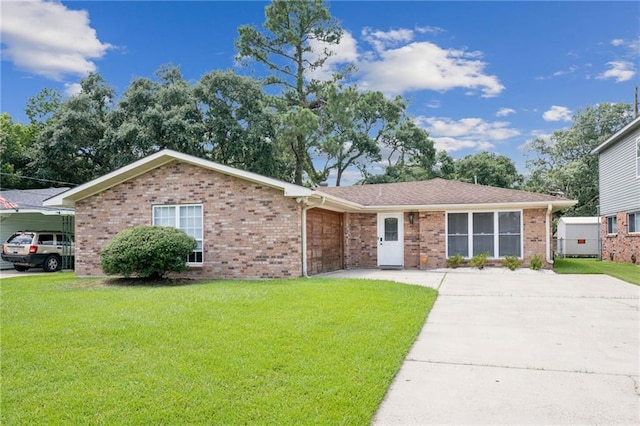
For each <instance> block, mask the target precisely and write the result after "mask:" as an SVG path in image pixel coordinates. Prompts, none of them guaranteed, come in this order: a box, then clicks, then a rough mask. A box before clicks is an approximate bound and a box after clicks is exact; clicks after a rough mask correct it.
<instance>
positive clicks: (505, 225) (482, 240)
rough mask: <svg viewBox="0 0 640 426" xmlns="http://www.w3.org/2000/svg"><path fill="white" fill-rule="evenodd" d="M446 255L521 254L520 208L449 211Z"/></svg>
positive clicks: (494, 255)
mask: <svg viewBox="0 0 640 426" xmlns="http://www.w3.org/2000/svg"><path fill="white" fill-rule="evenodd" d="M446 223H447V257H451V256H455V255H456V254H461V255H462V256H463V257H471V256H475V255H477V254H481V253H486V252H488V253H489V257H493V258H502V257H505V256H518V257H522V211H489V212H464V213H462V212H461V213H458V212H448V213H447V222H446Z"/></svg>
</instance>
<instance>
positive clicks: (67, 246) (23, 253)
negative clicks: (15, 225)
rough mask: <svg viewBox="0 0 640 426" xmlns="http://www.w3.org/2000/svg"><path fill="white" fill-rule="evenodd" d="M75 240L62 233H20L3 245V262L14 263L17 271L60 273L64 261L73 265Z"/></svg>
mask: <svg viewBox="0 0 640 426" xmlns="http://www.w3.org/2000/svg"><path fill="white" fill-rule="evenodd" d="M73 248H74V246H73V240H72V239H71V237H70V236H69V235H66V234H63V233H62V232H60V231H18V232H16V233H14V234H13V235H12V236H10V237H9V239H8V240H7V242H6V243H4V244H3V245H2V260H4V261H7V262H11V263H13V267H14V268H15V269H16V271H21V272H22V271H26V270H28V269H29V268H39V267H42V269H43V270H44V271H45V272H53V271H58V270H60V269H61V268H62V260H63V258H64V260H66V261H68V262H69V263H68V264H69V265H73Z"/></svg>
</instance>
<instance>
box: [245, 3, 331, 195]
mask: <svg viewBox="0 0 640 426" xmlns="http://www.w3.org/2000/svg"><path fill="white" fill-rule="evenodd" d="M265 15H266V21H265V23H264V28H263V30H262V31H259V30H258V29H257V28H256V27H254V26H249V25H245V26H241V27H240V28H238V34H239V37H238V39H237V40H236V48H237V49H238V58H239V59H240V60H241V61H244V62H247V61H248V60H254V61H257V62H258V63H260V64H262V65H263V66H265V67H266V68H267V69H268V70H269V71H270V72H271V73H272V74H271V76H270V77H269V78H267V79H266V80H265V83H266V84H267V85H275V86H277V87H279V88H280V89H281V90H282V92H281V93H280V94H279V96H278V98H277V99H276V102H275V106H276V107H277V108H278V110H279V112H280V117H281V122H280V125H281V128H280V131H279V132H278V137H279V138H282V142H283V143H285V144H286V146H287V147H288V149H289V150H290V153H291V154H292V157H293V160H294V165H295V166H294V173H293V174H294V182H295V183H296V184H299V185H301V184H302V183H303V175H304V172H305V171H306V172H307V173H308V174H309V176H310V177H311V178H312V180H313V179H314V177H315V178H317V176H315V168H314V165H313V161H312V158H311V154H310V150H311V147H312V146H313V145H314V144H315V143H316V142H317V138H316V136H317V135H316V131H317V129H318V125H319V123H318V119H317V115H316V114H315V113H314V112H313V109H314V106H315V105H316V103H317V102H318V101H320V100H319V99H317V96H316V94H317V93H318V90H319V88H320V84H319V82H317V81H315V80H311V81H309V80H308V79H307V77H308V75H309V72H311V71H314V70H316V69H318V68H320V67H322V66H323V64H324V63H325V61H326V60H327V58H329V56H330V55H331V53H330V51H329V50H328V49H327V48H324V49H322V51H318V50H320V49H316V50H315V51H314V48H313V45H314V44H315V45H316V46H318V45H325V46H330V45H332V44H337V43H338V42H339V41H340V37H341V35H342V29H341V28H340V26H339V25H338V23H337V22H336V21H335V19H333V18H332V16H331V14H330V13H329V10H328V9H327V7H325V6H324V4H323V2H322V1H321V0H312V1H309V0H274V1H273V2H272V4H271V5H269V6H267V7H266V8H265ZM316 183H317V182H316Z"/></svg>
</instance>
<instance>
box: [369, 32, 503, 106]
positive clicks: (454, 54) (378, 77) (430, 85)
mask: <svg viewBox="0 0 640 426" xmlns="http://www.w3.org/2000/svg"><path fill="white" fill-rule="evenodd" d="M481 56H482V53H480V52H469V51H466V50H456V49H443V48H441V47H440V46H438V45H436V44H434V43H431V42H426V41H423V42H412V43H410V44H406V45H404V46H402V47H399V48H394V49H388V50H385V51H383V52H380V53H379V55H377V56H376V57H369V58H367V59H365V60H363V61H362V62H361V63H360V64H359V66H358V68H359V69H360V71H361V74H360V76H361V85H362V86H363V87H365V88H366V89H370V90H380V91H382V92H385V93H392V94H402V93H404V92H408V91H416V90H436V91H440V92H445V91H447V90H451V89H454V88H466V89H473V90H474V91H477V90H480V91H481V92H482V96H483V97H493V96H496V95H498V94H500V93H501V92H502V90H503V89H504V86H503V85H502V84H500V81H499V80H498V78H497V77H496V76H494V75H488V74H485V73H484V68H485V66H486V64H485V63H484V62H482V61H480V60H479V58H480V57H481Z"/></svg>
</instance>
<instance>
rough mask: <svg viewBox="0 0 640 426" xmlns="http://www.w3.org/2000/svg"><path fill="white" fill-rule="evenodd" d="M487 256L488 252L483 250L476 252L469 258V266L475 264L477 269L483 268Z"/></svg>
mask: <svg viewBox="0 0 640 426" xmlns="http://www.w3.org/2000/svg"><path fill="white" fill-rule="evenodd" d="M488 257H489V252H488V251H485V252H484V253H480V254H476V255H475V256H473V257H472V258H471V266H475V267H477V268H478V269H484V267H485V265H486V264H487V258H488Z"/></svg>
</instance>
